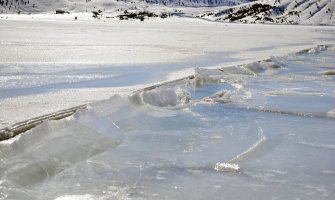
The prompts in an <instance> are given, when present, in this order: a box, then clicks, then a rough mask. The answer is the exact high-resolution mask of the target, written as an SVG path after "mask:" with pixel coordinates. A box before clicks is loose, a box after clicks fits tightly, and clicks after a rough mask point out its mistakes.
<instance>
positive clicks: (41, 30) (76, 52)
mask: <svg viewBox="0 0 335 200" xmlns="http://www.w3.org/2000/svg"><path fill="white" fill-rule="evenodd" d="M7 17H8V19H5V18H3V19H1V24H0V26H1V29H0V34H1V36H2V37H1V39H0V43H1V45H0V51H1V54H0V73H1V76H0V81H1V86H0V87H1V92H0V96H1V97H0V98H1V99H0V107H1V112H0V120H1V121H0V126H1V127H4V126H7V125H10V124H13V123H15V122H19V121H22V120H25V119H29V118H32V117H37V116H40V115H43V114H47V113H50V112H54V111H58V110H59V109H64V108H69V107H73V106H77V105H80V104H85V103H88V102H92V101H94V100H100V99H103V98H107V97H109V96H111V95H113V94H114V93H115V92H120V90H119V89H118V88H121V89H122V88H123V89H124V91H133V90H134V89H130V88H140V87H141V86H143V85H150V84H154V83H157V82H162V81H165V80H173V79H175V78H181V77H184V76H188V75H191V74H192V73H193V69H194V68H196V67H211V68H215V67H220V66H233V65H237V64H242V63H248V62H252V61H257V60H262V59H268V58H269V57H270V56H280V55H284V54H286V53H288V52H294V51H298V50H301V49H305V48H310V47H312V46H315V45H318V44H322V43H334V41H335V38H334V31H335V30H334V28H333V27H324V26H322V27H313V26H284V25H283V26H272V25H239V24H224V23H211V22H206V21H201V20H196V19H186V18H175V17H172V18H168V19H153V20H151V19H150V20H148V21H145V22H140V21H131V20H130V21H119V20H109V21H105V22H103V21H95V20H92V19H90V20H88V21H85V20H82V21H80V19H81V17H79V20H78V21H74V20H73V18H74V17H73V16H71V15H64V16H59V15H49V14H40V15H7ZM32 18H33V19H32ZM245 30H247V31H245ZM23 31H24V34H22V32H23ZM259 38H262V40H259ZM130 58H131V59H130ZM126 77H133V78H131V79H127V78H126ZM58 97H59V98H58ZM13 109H15V110H16V111H17V112H16V113H13V112H12V110H13ZM17 113H20V115H17Z"/></svg>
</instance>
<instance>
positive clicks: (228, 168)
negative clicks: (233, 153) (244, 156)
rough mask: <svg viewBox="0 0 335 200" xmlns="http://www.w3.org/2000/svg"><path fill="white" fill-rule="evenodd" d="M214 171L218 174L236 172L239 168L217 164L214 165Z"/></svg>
mask: <svg viewBox="0 0 335 200" xmlns="http://www.w3.org/2000/svg"><path fill="white" fill-rule="evenodd" d="M214 169H215V170H216V171H220V172H238V171H239V170H240V166H239V165H238V164H234V163H232V164H231V163H221V162H218V163H216V164H215V167H214Z"/></svg>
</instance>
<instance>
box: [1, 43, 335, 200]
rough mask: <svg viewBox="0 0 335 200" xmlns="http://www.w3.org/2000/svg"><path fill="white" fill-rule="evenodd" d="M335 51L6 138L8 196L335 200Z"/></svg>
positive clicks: (122, 101) (155, 92)
mask: <svg viewBox="0 0 335 200" xmlns="http://www.w3.org/2000/svg"><path fill="white" fill-rule="evenodd" d="M334 63H335V49H334V46H319V47H317V48H314V49H312V50H310V51H305V52H300V53H295V54H288V55H286V56H281V57H278V56H276V57H272V58H271V59H270V60H267V61H262V62H255V63H250V64H247V65H239V66H233V67H225V68H220V69H201V68H198V69H196V71H195V77H194V78H193V79H185V80H181V81H176V82H174V83H170V84H167V85H163V86H159V87H156V88H154V89H152V90H149V91H139V92H135V93H132V94H131V95H126V96H119V95H115V96H113V97H111V98H110V99H108V100H104V101H99V102H96V103H92V104H90V106H89V109H88V110H86V111H81V112H78V113H76V114H75V115H74V116H72V117H69V118H67V119H64V120H60V121H50V122H46V123H43V124H42V125H41V126H38V127H37V128H35V129H32V130H30V131H28V132H27V133H24V134H22V135H21V136H19V137H18V138H14V139H13V140H12V141H10V142H8V141H7V142H1V143H0V161H1V163H0V168H1V170H0V199H43V200H44V199H57V200H60V199H61V200H63V199H334V198H335V190H334V186H335V167H334V166H335V160H334V153H335V137H334V130H335V123H334V117H333V116H334V115H333V114H331V113H334V109H335V93H334V92H335V80H334V78H335V77H334V75H332V74H333V73H330V72H333V71H334V70H335V66H334Z"/></svg>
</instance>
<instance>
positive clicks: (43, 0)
mask: <svg viewBox="0 0 335 200" xmlns="http://www.w3.org/2000/svg"><path fill="white" fill-rule="evenodd" d="M250 1H253V0H58V1H52V0H0V12H2V13H8V12H9V13H17V12H19V11H21V12H32V13H34V12H50V11H55V10H56V9H64V10H66V11H74V12H83V11H86V10H92V9H101V10H105V11H106V10H108V11H113V10H115V9H120V8H123V9H132V8H133V9H136V8H144V7H146V8H148V6H152V5H153V4H156V5H157V4H158V5H160V6H192V7H201V6H222V5H224V6H234V5H239V4H242V3H248V2H250ZM149 9H150V8H149Z"/></svg>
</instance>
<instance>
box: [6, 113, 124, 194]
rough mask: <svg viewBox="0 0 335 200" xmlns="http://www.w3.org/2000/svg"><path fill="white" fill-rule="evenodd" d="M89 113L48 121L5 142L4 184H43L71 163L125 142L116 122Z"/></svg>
mask: <svg viewBox="0 0 335 200" xmlns="http://www.w3.org/2000/svg"><path fill="white" fill-rule="evenodd" d="M87 114H90V113H86V114H83V115H82V116H80V117H76V116H75V117H74V118H73V119H64V120H61V121H49V122H44V123H43V124H42V125H41V126H39V127H37V128H35V129H32V130H30V131H28V132H27V133H25V134H23V135H22V136H20V137H18V138H17V139H16V140H15V139H13V140H14V141H13V142H12V143H9V144H1V154H0V156H1V159H2V163H1V166H0V168H1V172H0V176H1V180H2V181H1V186H3V185H6V186H7V185H8V186H10V187H32V186H34V185H36V184H42V183H43V181H47V180H48V179H50V178H51V177H53V176H54V175H56V174H58V173H60V172H61V171H63V170H64V169H66V168H68V167H70V166H71V165H73V164H75V163H77V162H79V161H82V160H86V159H88V158H89V157H91V156H94V155H96V154H99V153H101V152H104V151H106V150H107V149H110V148H114V147H116V146H117V145H119V144H120V143H121V142H122V134H121V133H120V130H119V129H118V127H117V126H116V125H115V124H113V123H112V122H109V123H108V124H106V123H105V121H103V120H102V119H99V118H94V117H93V116H90V117H89V119H86V118H87ZM97 120H98V121H97ZM6 148H7V149H6ZM8 149H9V150H8Z"/></svg>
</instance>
